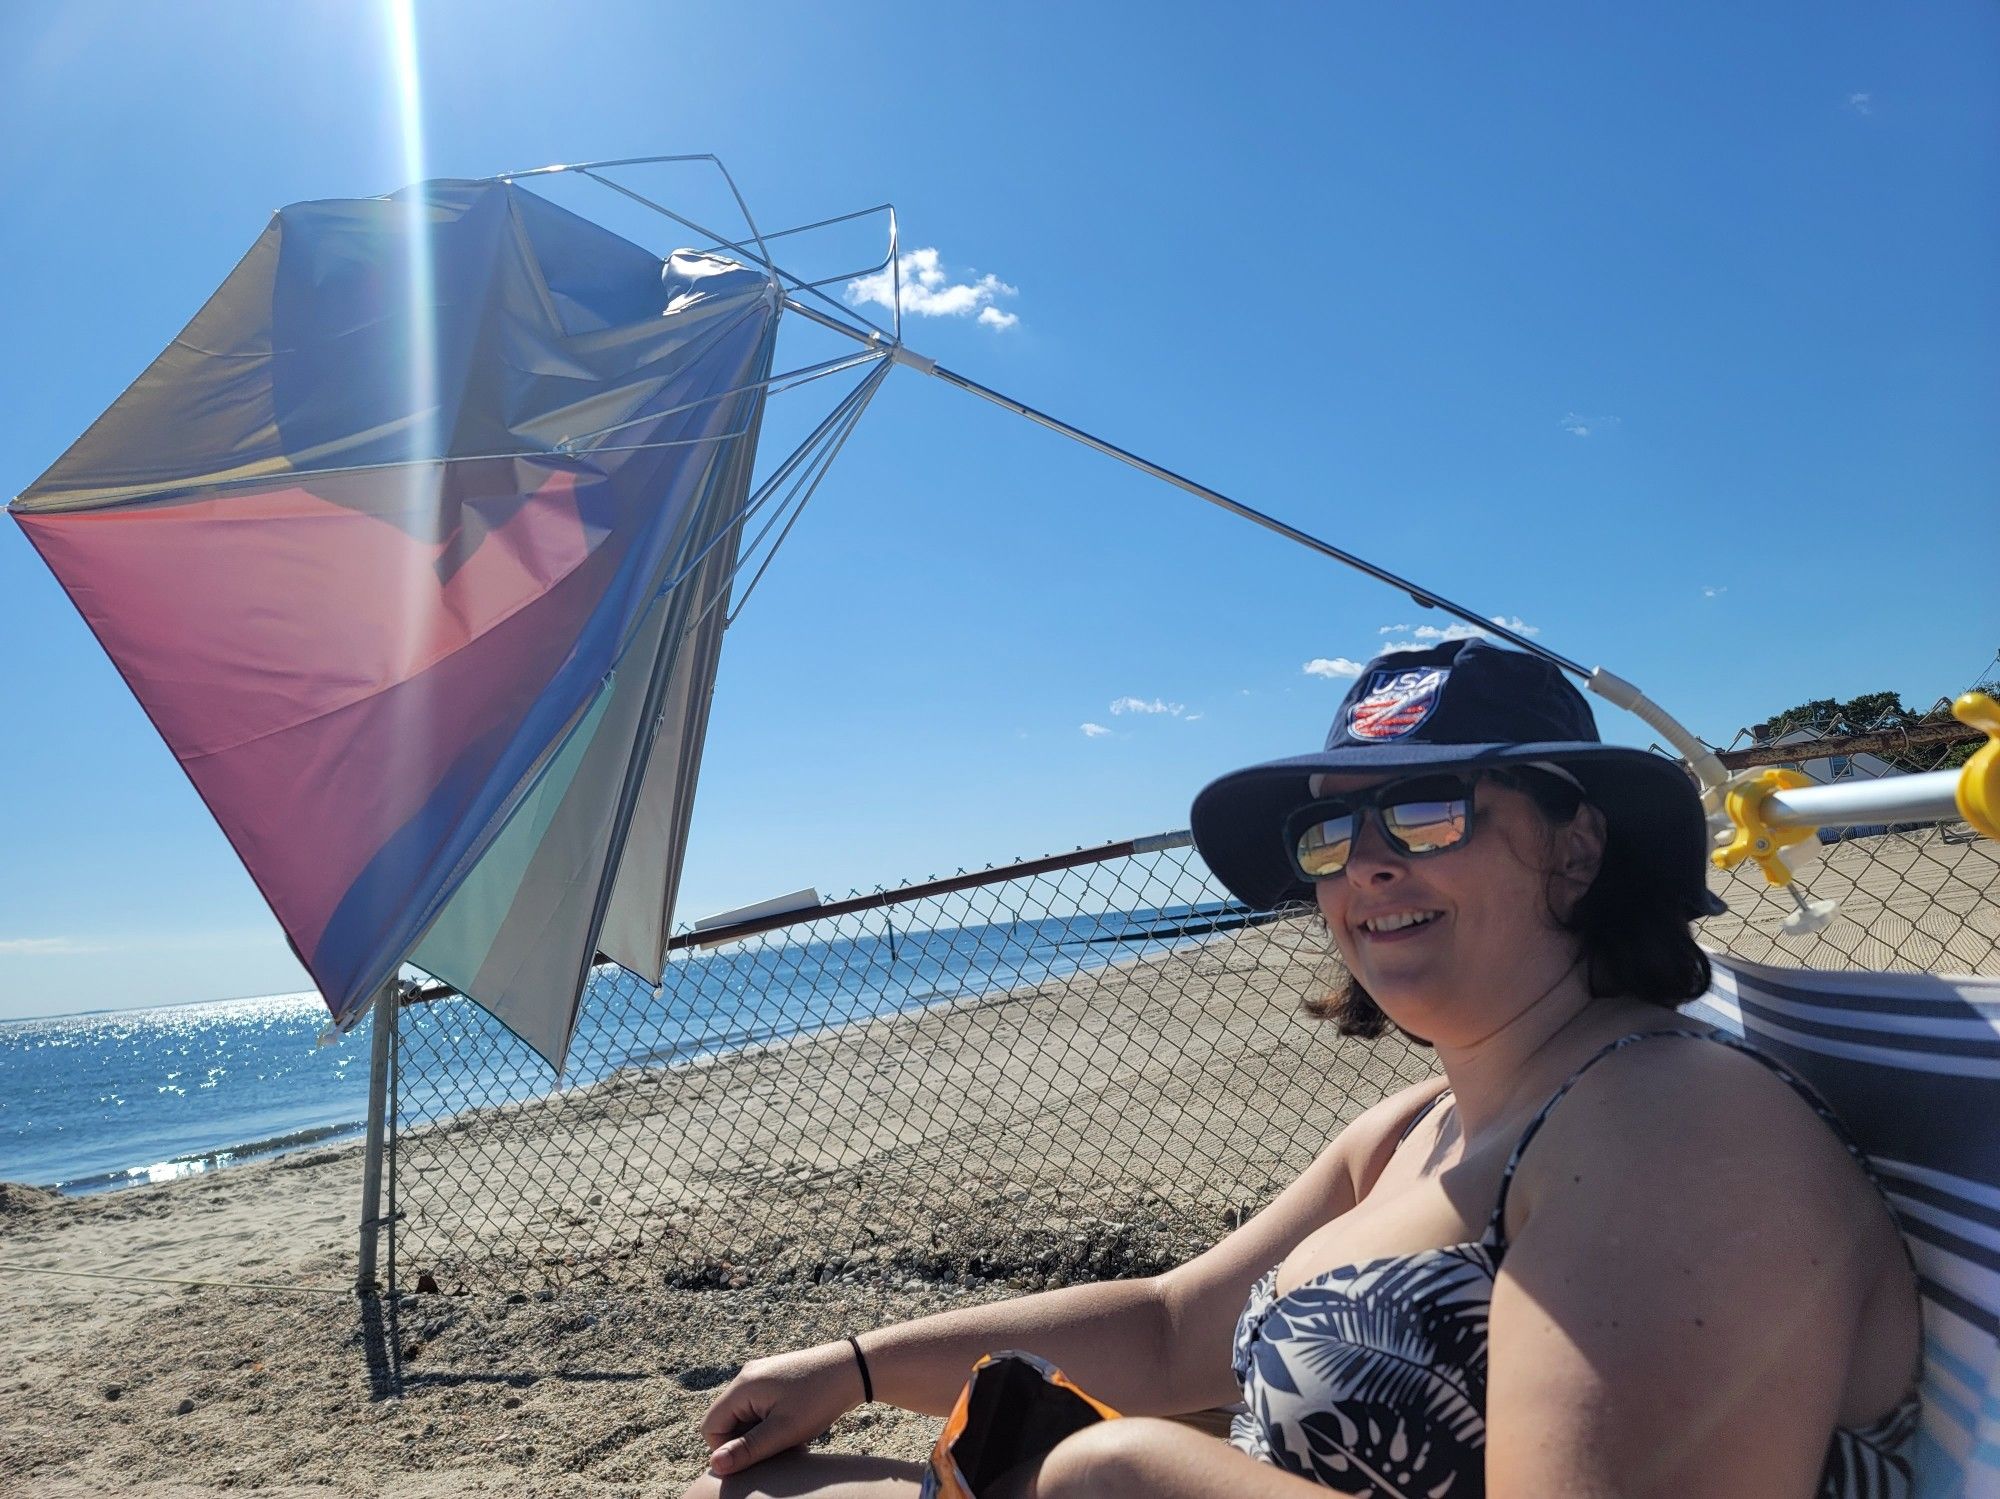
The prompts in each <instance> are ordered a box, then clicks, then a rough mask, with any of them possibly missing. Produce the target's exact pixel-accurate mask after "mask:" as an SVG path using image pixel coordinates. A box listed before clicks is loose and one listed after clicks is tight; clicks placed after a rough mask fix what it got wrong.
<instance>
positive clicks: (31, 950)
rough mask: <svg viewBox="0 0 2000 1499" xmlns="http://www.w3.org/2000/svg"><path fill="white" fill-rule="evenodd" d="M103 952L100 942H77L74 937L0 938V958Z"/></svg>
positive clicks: (55, 956)
mask: <svg viewBox="0 0 2000 1499" xmlns="http://www.w3.org/2000/svg"><path fill="white" fill-rule="evenodd" d="M103 951H104V944H103V943H101V942H79V941H77V940H76V938H74V937H0V957H15V958H70V957H77V956H80V955H81V954H83V953H93V952H103Z"/></svg>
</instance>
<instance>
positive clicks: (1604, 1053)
mask: <svg viewBox="0 0 2000 1499" xmlns="http://www.w3.org/2000/svg"><path fill="white" fill-rule="evenodd" d="M1654 1036H1691V1037H1693V1038H1695V1039H1696V1040H1704V1039H1705V1040H1710V1041H1723V1042H1727V1043H1728V1044H1730V1045H1733V1046H1735V1047H1736V1048H1737V1049H1738V1050H1739V1051H1744V1052H1747V1053H1749V1054H1750V1055H1751V1056H1753V1057H1756V1058H1757V1060H1758V1061H1760V1062H1763V1063H1764V1064H1765V1065H1767V1066H1768V1067H1770V1068H1771V1069H1772V1070H1773V1071H1774V1072H1776V1073H1777V1074H1778V1076H1780V1077H1782V1078H1783V1079H1784V1080H1785V1081H1786V1082H1788V1083H1790V1084H1791V1085H1792V1086H1793V1087H1794V1088H1796V1089H1798V1090H1799V1091H1800V1093H1801V1094H1802V1095H1804V1097H1805V1100H1806V1102H1808V1103H1810V1104H1811V1105H1812V1106H1813V1109H1814V1110H1815V1111H1816V1112H1817V1113H1818V1114H1819V1115H1820V1117H1821V1118H1823V1119H1825V1120H1827V1121H1828V1122H1829V1123H1830V1124H1832V1125H1833V1127H1834V1128H1835V1129H1836V1130H1839V1132H1840V1138H1841V1140H1842V1142H1843V1143H1845V1144H1846V1146H1847V1148H1848V1149H1849V1150H1850V1151H1853V1152H1854V1153H1855V1155H1856V1157H1857V1158H1860V1150H1859V1149H1858V1147H1856V1146H1855V1144H1854V1142H1853V1140H1852V1138H1851V1137H1850V1136H1849V1135H1848V1133H1847V1131H1846V1130H1845V1129H1844V1128H1842V1127H1841V1124H1840V1121H1839V1120H1837V1119H1835V1118H1834V1117H1833V1112H1832V1111H1831V1110H1830V1109H1828V1108H1827V1106H1826V1105H1825V1104H1823V1103H1821V1102H1820V1101H1819V1098H1818V1095H1816V1094H1814V1093H1813V1092H1812V1090H1811V1089H1809V1088H1807V1087H1806V1086H1805V1084H1804V1083H1802V1082H1800V1081H1799V1080H1798V1079H1797V1078H1795V1077H1793V1076H1792V1075H1791V1074H1790V1073H1789V1072H1787V1071H1785V1069H1784V1068H1782V1067H1780V1066H1779V1065H1778V1064H1777V1063H1776V1062H1773V1061H1772V1060H1771V1059H1770V1058H1769V1057H1767V1056H1765V1055H1763V1054H1762V1053H1761V1052H1759V1051H1757V1050H1756V1049H1755V1048H1753V1047H1749V1046H1745V1045H1744V1044H1743V1043H1742V1042H1741V1041H1738V1040H1736V1038H1735V1037H1733V1036H1729V1035H1726V1034H1724V1033H1722V1032H1719V1031H1711V1030H1693V1029H1691V1028H1689V1027H1686V1026H1675V1027H1672V1028H1671V1029H1666V1030H1657V1031H1633V1032H1632V1033H1631V1034H1630V1035H1628V1036H1620V1037H1619V1038H1618V1039H1617V1040H1616V1041H1613V1042H1610V1043H1609V1044H1608V1045H1605V1046H1601V1047H1599V1048H1598V1049H1597V1050H1596V1051H1595V1052H1593V1053H1592V1054H1591V1055H1590V1056H1589V1058H1587V1059H1586V1060H1585V1061H1584V1063H1583V1065H1582V1066H1581V1067H1579V1068H1577V1069H1576V1071H1574V1072H1572V1073H1571V1074H1570V1075H1569V1076H1568V1078H1566V1079H1565V1080H1564V1081H1563V1085H1562V1086H1561V1087H1560V1088H1558V1089H1556V1091H1555V1092H1554V1094H1553V1095H1551V1096H1550V1098H1549V1101H1548V1102H1547V1103H1545V1104H1543V1105H1542V1108H1541V1112H1540V1113H1538V1114H1536V1115H1535V1117H1534V1118H1533V1119H1531V1120H1530V1121H1529V1122H1528V1127H1527V1128H1526V1129H1525V1130H1523V1131H1522V1132H1521V1138H1520V1139H1519V1140H1518V1141H1517V1142H1516V1143H1515V1145H1514V1152H1513V1154H1512V1155H1510V1156H1508V1157H1507V1169H1506V1170H1505V1171H1502V1172H1501V1173H1500V1195H1499V1198H1498V1200H1496V1201H1495V1202H1494V1204H1493V1216H1492V1217H1490V1218H1488V1219H1487V1220H1486V1232H1485V1233H1484V1234H1483V1235H1482V1236H1481V1237H1480V1240H1479V1242H1480V1243H1482V1244H1484V1245H1486V1246H1487V1247H1488V1248H1491V1249H1505V1248H1506V1247H1507V1230H1506V1226H1505V1220H1506V1216H1507V1189H1508V1188H1509V1187H1511V1186H1513V1184H1514V1169H1515V1168H1516V1167H1517V1166H1519V1165H1520V1164H1521V1156H1522V1155H1523V1154H1524V1153H1525V1152H1526V1151H1527V1148H1528V1142H1529V1141H1531V1140H1533V1139H1534V1138H1535V1133H1536V1131H1538V1130H1540V1129H1541V1127H1542V1123H1543V1121H1544V1120H1546V1119H1547V1118H1548V1117H1549V1112H1550V1111H1551V1110H1552V1109H1554V1108H1555V1106H1556V1105H1557V1104H1559V1103H1561V1102H1562V1100H1563V1095H1564V1094H1565V1093H1567V1092H1569V1090H1570V1089H1571V1088H1573V1087H1575V1086H1576V1080H1577V1079H1578V1078H1580V1077H1582V1076H1583V1075H1584V1073H1586V1072H1588V1071H1589V1070H1590V1069H1591V1068H1592V1067H1595V1066H1596V1065H1597V1064H1598V1063H1599V1062H1601V1061H1603V1060H1604V1059H1605V1058H1606V1057H1608V1056H1610V1055H1611V1054H1612V1053H1613V1052H1616V1051H1623V1050H1624V1049H1625V1048H1626V1047H1628V1046H1632V1045H1636V1044H1637V1043H1638V1042H1640V1041H1646V1040H1650V1039H1651V1038H1652V1037H1654ZM1863 1164H1864V1165H1865V1164H1866V1162H1865V1160H1864V1161H1863Z"/></svg>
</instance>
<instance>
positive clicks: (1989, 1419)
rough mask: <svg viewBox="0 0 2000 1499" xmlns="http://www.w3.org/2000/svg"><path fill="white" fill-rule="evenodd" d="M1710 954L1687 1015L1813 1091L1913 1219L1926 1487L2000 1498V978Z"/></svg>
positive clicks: (1939, 1495) (1922, 1483) (1925, 1498)
mask: <svg viewBox="0 0 2000 1499" xmlns="http://www.w3.org/2000/svg"><path fill="white" fill-rule="evenodd" d="M1711 957H1712V958H1713V960H1714V964H1715V983H1714V985H1713V986H1712V987H1711V988H1710V990H1709V992H1708V994H1707V995H1705V996H1704V997H1703V998H1701V999H1699V1000H1696V1001H1695V1002H1694V1003H1693V1004H1691V1005H1689V1006H1687V1007H1686V1008H1687V1013H1688V1014H1690V1015H1693V1016H1697V1017H1699V1018H1701V1019H1703V1020H1707V1021H1710V1022H1711V1023H1713V1024H1715V1025H1718V1026H1720V1027H1722V1028H1723V1029H1725V1030H1728V1031H1731V1032H1734V1033H1735V1034H1737V1035H1740V1036H1743V1037H1745V1038H1746V1039H1747V1040H1749V1041H1751V1042H1753V1043H1754V1044H1755V1045H1756V1046H1757V1048H1758V1049H1759V1050H1761V1051H1763V1052H1765V1053H1767V1054H1768V1055H1770V1056H1772V1057H1774V1058H1776V1059H1777V1060H1778V1061H1780V1062H1782V1063H1784V1064H1785V1066H1787V1067H1789V1068H1790V1069H1791V1070H1792V1071H1794V1072H1796V1073H1797V1074H1798V1075H1799V1076H1801V1077H1803V1078H1805V1079H1806V1080H1807V1081H1808V1082H1810V1083H1811V1084H1812V1085H1813V1086H1814V1087H1815V1088H1817V1089H1818V1090H1819V1092H1820V1093H1821V1094H1823V1095H1824V1096H1825V1098H1826V1100H1827V1102H1828V1103H1830V1104H1831V1105H1832V1106H1833V1109H1834V1111H1835V1112H1836V1113H1837V1114H1839V1115H1840V1117H1841V1120H1842V1121H1843V1122H1844V1123H1845V1124H1846V1125H1847V1126H1848V1128H1849V1129H1851V1130H1852V1131H1853V1133H1854V1135H1855V1138H1856V1139H1857V1140H1859V1141H1860V1143H1861V1146H1862V1148H1863V1149H1864V1150H1866V1151H1867V1152H1868V1155H1869V1157H1870V1159H1871V1160H1872V1161H1873V1162H1874V1165H1875V1169H1876V1171H1877V1172H1878V1173H1879V1175H1880V1177H1881V1180H1882V1184H1883V1186H1884V1187H1885V1188H1886V1189H1887V1190H1888V1193H1889V1198H1890V1200H1891V1202H1892V1203H1894V1205H1895V1207H1896V1210H1897V1212H1898V1213H1899V1214H1900V1215H1901V1217H1902V1224H1903V1231H1904V1233H1905V1235H1906V1236H1907V1237H1908V1239H1909V1242H1910V1248H1911V1250H1912V1252H1913V1253H1914V1254H1915V1256H1916V1262H1917V1275H1918V1280H1919V1283H1920V1285H1921V1287H1922V1290H1923V1298H1924V1381H1923V1401H1924V1415H1923V1427H1922V1430H1921V1431H1920V1433H1919V1435H1918V1437H1917V1450H1916V1469H1917V1483H1916V1493H1917V1496H1918V1499H1945V1496H1947V1495H1950V1496H1957V1495H1975V1494H1976V1495H2000V979H1989V978H1944V977H1939V976H1937V975H1934V974H1927V973H1827V972H1817V971H1801V970H1797V969H1786V968H1769V967H1766V966H1765V965H1763V964H1761V963H1750V962H1745V961H1743V960H1741V959H1737V958H1725V957H1723V956H1721V955H1719V954H1711Z"/></svg>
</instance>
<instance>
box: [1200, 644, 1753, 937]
mask: <svg viewBox="0 0 2000 1499" xmlns="http://www.w3.org/2000/svg"><path fill="white" fill-rule="evenodd" d="M1535 760H1541V761H1547V762H1550V763H1553V764H1556V765H1560V766H1561V767H1562V768H1563V769H1564V770H1565V771H1567V772H1568V773H1569V774H1570V775H1572V776H1574V777H1576V779H1577V781H1578V783H1579V784H1581V785H1582V787H1583V793H1584V797H1585V799H1586V800H1588V801H1589V802H1590V803H1592V804H1593V805H1594V806H1596V807H1597V808H1599V809H1600V810H1601V811H1602V812H1603V813H1604V819H1605V824H1606V828H1607V830H1608V836H1609V837H1610V838H1612V839H1613V840H1615V841H1619V842H1622V843H1624V844H1625V845H1627V846H1628V847H1630V848H1631V849H1632V850H1633V851H1634V852H1635V853H1636V854H1637V855H1638V857H1639V858H1640V859H1642V860H1643V861H1644V862H1645V863H1647V864H1649V865H1651V867H1653V868H1654V869H1655V870H1657V871H1658V874H1659V878H1660V881H1661V883H1662V884H1663V885H1664V886H1666V887H1667V888H1668V889H1669V890H1671V891H1672V892H1673V893H1675V894H1676V895H1678V896H1679V897H1681V900H1682V904H1683V905H1684V906H1685V907H1686V909H1687V913H1688V916H1689V917H1690V919H1692V918H1694V917H1697V916H1704V915H1709V914H1712V913H1713V912H1714V911H1715V910H1716V909H1717V907H1718V905H1719V904H1720V903H1719V902H1717V901H1716V900H1715V898H1714V897H1713V896H1712V895H1710V894H1709V890H1708V880H1707V872H1708V828H1707V823H1706V821H1705V819H1704V817H1703V815H1702V809H1701V796H1700V793H1699V792H1698V791H1697V790H1696V788H1695V784H1694V781H1693V779H1692V778H1691V777H1690V776H1689V775H1688V773H1687V772H1686V771H1685V770H1684V769H1683V768H1682V767H1681V764H1680V762H1679V761H1678V760H1669V759H1667V758H1666V757H1664V756H1662V755H1656V754H1652V753H1650V752H1648V751H1646V750H1640V749H1630V748H1627V747H1625V746H1623V745H1615V744H1605V743H1604V742H1603V741H1602V740H1601V739H1600V738H1599V737H1598V733H1597V720H1596V719H1595V718H1593V717H1592V716H1591V712H1590V704H1589V703H1587V702H1585V701H1584V698H1583V694H1582V693H1581V692H1579V691H1578V690H1577V689H1576V687H1575V686H1573V685H1572V684H1571V682H1570V681H1569V679H1568V678H1567V677H1566V676H1564V674H1563V672H1562V669H1561V668H1560V667H1557V666H1554V665H1552V664H1550V663H1549V662H1547V661H1544V660H1542V659H1541V658H1540V657H1539V656H1530V655H1528V654H1527V653H1525V652H1523V651H1510V650H1503V649H1501V648H1500V647H1498V646H1496V645H1493V644H1492V643H1490V642H1489V641H1486V640H1483V639H1478V638H1474V639H1470V640H1454V641H1449V642H1447V643H1445V644H1444V645H1440V646H1434V647H1431V648H1429V649H1427V650H1421V651H1392V652H1390V653H1389V654H1387V655H1383V656H1377V657H1376V658H1375V659H1374V660H1373V661H1371V662H1369V663H1368V665H1367V666H1365V667H1363V668H1362V670H1361V675H1360V677H1359V678H1358V679H1357V680H1356V681H1355V684H1354V687H1353V689H1352V690H1351V691H1350V692H1349V693H1348V694H1347V699H1346V701H1345V702H1343V703H1342V704H1341V705H1340V712H1339V713H1338V714H1337V715H1335V717H1334V720H1333V727H1332V728H1331V729H1330V730H1329V731H1328V732H1327V736H1326V748H1325V749H1323V750H1321V751H1320V752H1319V753H1318V754H1314V755H1294V756H1292V757H1291V758H1290V759H1287V760H1268V761H1266V762H1265V763H1263V764H1262V765H1252V766H1250V767H1248V768H1247V769H1244V770H1239V771H1235V772H1233V773H1231V774H1229V775H1226V776H1223V777H1222V778H1221V779H1219V780H1216V781H1213V782H1211V783H1209V784H1208V785H1207V786H1205V787H1203V788H1202V790H1201V793H1200V794H1199V795H1198V796H1196V797H1195V799H1194V811H1193V814H1192V816H1191V825H1192V829H1193V832H1194V842H1195V847H1196V848H1197V849H1199V850H1200V851H1201V856H1202V858H1203V859H1205V860H1207V861H1208V867H1209V868H1210V869H1212V870H1213V871H1214V872H1215V876H1216V878H1217V879H1219V880H1221V881H1222V883H1223V884H1224V885H1225V886H1227V887H1228V888H1229V890H1230V892H1231V893H1232V894H1234V895H1235V896H1236V898H1237V899H1238V900H1241V901H1242V902H1243V903H1244V904H1245V905H1248V906H1251V907H1254V908H1256V909H1258V910H1269V909H1271V908H1272V907H1274V906H1279V905H1283V904H1284V903H1286V902H1287V901H1293V900H1299V901H1310V900H1311V899H1312V898H1313V893H1312V886H1310V885H1308V884H1306V883H1305V882H1304V881H1303V880H1301V879H1300V878H1299V876H1298V873H1297V872H1296V871H1295V870H1294V869H1293V868H1292V861H1291V856H1290V854H1289V852H1288V851H1287V850H1286V848H1285V846H1284V830H1283V825H1284V821H1285V817H1286V815H1287V814H1289V813H1290V812H1292V811H1294V810H1296V809H1297V808H1299V807H1301V806H1304V805H1305V803H1306V802H1308V801H1310V800H1311V799H1312V796H1311V790H1310V781H1311V778H1312V777H1313V776H1315V775H1320V774H1326V773H1334V772H1338V773H1343V774H1348V775H1354V774H1363V775H1381V774H1390V773H1394V772H1398V771H1402V772H1407V773H1410V774H1420V773H1422V772H1425V771H1431V770H1458V771H1477V770H1483V769H1489V768H1498V767H1500V766H1504V765H1521V764H1524V763H1526V762H1529V761H1535Z"/></svg>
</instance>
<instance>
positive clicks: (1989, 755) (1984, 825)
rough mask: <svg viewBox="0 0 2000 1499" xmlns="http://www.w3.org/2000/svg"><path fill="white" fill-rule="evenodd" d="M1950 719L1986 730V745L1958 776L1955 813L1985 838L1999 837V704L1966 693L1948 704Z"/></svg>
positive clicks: (1974, 752) (1971, 693) (1981, 693)
mask: <svg viewBox="0 0 2000 1499" xmlns="http://www.w3.org/2000/svg"><path fill="white" fill-rule="evenodd" d="M1951 716H1952V717H1953V718H1955V719H1957V720H1958V721H1959V722H1960V723H1962V724H1967V725H1970V726H1971V727H1972V728H1975V729H1983V730H1985V731H1986V743H1985V744H1984V745H1982V746H1981V747H1980V748H1978V749H1976V750H1974V751H1973V752H1972V758H1971V759H1970V760H1967V761H1966V762H1965V768H1964V769H1963V770H1961V771H1960V772H1959V773H1958V814H1959V816H1961V817H1963V818H1964V819H1965V820H1966V821H1967V822H1969V823H1971V824H1972V826H1973V827H1974V828H1975V829H1977V830H1978V831H1979V832H1981V833H1983V834H1985V835H1986V836H1987V837H1988V838H2000V703H1996V702H1995V701H1994V700H1993V699H1992V698H1990V697H1988V696H1987V695H1986V694H1985V693H1983V692H1968V693H1965V694H1964V695H1963V696H1961V697H1960V698H1959V700H1958V701H1957V702H1955V703H1953V704H1952V705H1951Z"/></svg>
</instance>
